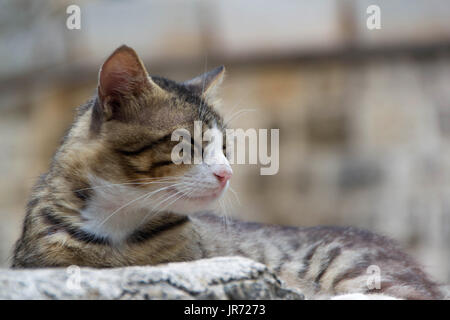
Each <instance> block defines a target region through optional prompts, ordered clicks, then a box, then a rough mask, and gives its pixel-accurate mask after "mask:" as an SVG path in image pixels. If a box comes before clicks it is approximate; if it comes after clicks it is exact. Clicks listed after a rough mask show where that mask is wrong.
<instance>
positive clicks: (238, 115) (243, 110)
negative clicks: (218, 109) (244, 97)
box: [224, 109, 256, 126]
mask: <svg viewBox="0 0 450 320" xmlns="http://www.w3.org/2000/svg"><path fill="white" fill-rule="evenodd" d="M253 111H256V109H241V110H239V111H237V112H236V113H234V114H233V115H232V116H231V117H230V118H229V119H227V120H225V121H224V123H225V126H227V125H228V124H229V123H230V122H231V121H233V120H236V119H237V118H239V117H241V116H243V115H244V114H246V113H248V112H253Z"/></svg>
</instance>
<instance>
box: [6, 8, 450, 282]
mask: <svg viewBox="0 0 450 320" xmlns="http://www.w3.org/2000/svg"><path fill="white" fill-rule="evenodd" d="M70 4H76V5H78V6H80V8H81V30H68V29H67V28H66V19H67V17H68V14H66V8H67V6H69V5H70ZM372 4H376V5H378V6H379V7H380V9H381V29H380V30H368V29H367V27H366V19H367V18H368V14H367V13H366V9H367V7H368V6H369V5H372ZM449 18H450V2H448V1H446V0H428V1H422V0H396V1H394V0H384V1H376V0H372V1H365V0H360V1H359V0H354V1H353V0H341V1H339V0H320V1H271V2H265V3H264V4H263V3H262V2H260V1H237V0H228V1H206V0H197V1H189V2H188V1H181V0H180V1H162V0H161V1H137V0H135V1H126V2H125V1H75V0H73V1H56V0H55V1H50V0H47V1H23V0H14V1H12V0H0V40H1V41H0V43H1V45H0V150H1V152H0V174H1V179H0V265H1V266H6V265H8V257H9V256H10V253H11V248H12V245H13V242H14V240H15V239H16V238H17V237H18V236H19V233H20V229H21V221H22V218H23V215H24V206H25V203H26V199H27V196H28V194H29V191H30V188H31V186H32V185H33V183H34V181H35V179H36V177H37V176H38V175H39V174H40V173H43V172H45V170H46V168H47V166H48V164H49V159H50V158H51V156H52V153H53V152H54V150H55V148H56V146H57V144H58V143H59V140H60V138H61V137H62V135H63V134H64V131H65V130H66V129H67V127H68V126H69V125H70V123H71V121H72V119H73V115H74V109H75V107H76V106H78V105H81V104H82V103H84V102H85V101H87V100H88V98H89V97H90V96H91V95H92V94H93V92H94V90H95V88H96V79H97V72H98V69H99V67H100V65H101V63H102V62H103V61H104V59H105V58H106V57H107V56H108V55H109V54H110V53H111V52H112V51H113V50H114V49H115V48H116V47H117V46H119V45H121V44H123V43H126V44H128V45H129V46H132V47H134V48H135V50H136V51H137V52H138V53H139V54H140V55H141V57H142V58H143V60H144V62H145V64H146V66H147V68H148V70H149V72H150V73H151V74H159V75H163V76H167V77H169V78H173V79H175V80H180V81H181V80H185V79H188V78H190V77H193V76H195V75H198V74H200V73H202V72H204V70H205V68H208V69H209V68H213V67H215V66H217V65H220V64H224V65H225V66H226V67H227V71H228V72H227V78H226V81H225V82H224V84H223V86H222V91H221V97H222V100H223V107H222V108H223V110H222V112H223V114H225V116H231V115H233V114H234V113H235V112H238V111H239V110H244V109H254V111H252V112H248V113H243V114H242V115H240V116H239V117H237V118H236V119H235V120H234V121H233V122H232V123H231V126H232V127H235V128H238V127H240V128H267V129H270V128H279V129H280V170H279V173H278V174H277V175H274V176H261V175H259V167H258V166H255V165H235V166H234V168H233V169H234V171H235V175H234V177H233V182H232V187H233V189H234V190H235V191H236V193H237V195H238V197H239V200H240V201H237V199H236V197H235V196H234V195H233V194H232V193H230V194H229V195H227V197H228V202H227V204H228V206H227V211H228V214H230V215H232V216H236V217H241V218H242V219H246V220H255V221H262V222H269V223H282V224H290V225H305V226H310V225H317V224H334V225H354V226H359V227H363V228H367V229H370V230H374V231H377V232H380V233H383V234H385V235H389V236H390V237H393V238H395V239H397V240H398V241H399V242H400V243H401V244H402V245H403V246H404V247H405V248H406V249H407V250H408V251H409V252H410V253H411V254H413V255H414V256H416V257H417V258H418V259H419V260H420V261H421V262H422V263H423V265H424V266H425V268H426V269H427V270H428V271H429V272H430V273H431V274H432V275H433V276H434V277H435V279H437V280H439V281H442V282H447V283H448V282H450V247H449V243H450V90H449V88H450V19H449Z"/></svg>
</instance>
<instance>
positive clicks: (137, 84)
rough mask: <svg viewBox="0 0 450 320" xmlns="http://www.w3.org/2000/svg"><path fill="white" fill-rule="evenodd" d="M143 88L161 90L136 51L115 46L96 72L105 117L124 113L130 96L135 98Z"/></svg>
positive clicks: (156, 92) (158, 92)
mask: <svg viewBox="0 0 450 320" xmlns="http://www.w3.org/2000/svg"><path fill="white" fill-rule="evenodd" d="M143 90H148V91H150V92H153V93H154V94H161V92H162V91H163V90H162V89H161V88H160V87H159V86H158V85H157V84H156V83H154V82H153V81H152V80H151V79H150V78H149V76H148V73H147V70H146V69H145V67H144V64H143V63H142V61H141V59H139V56H138V55H137V53H136V52H135V51H134V50H133V49H132V48H130V47H127V46H125V45H123V46H121V47H119V48H118V49H116V50H115V51H114V52H113V53H112V54H111V55H110V56H109V58H108V59H107V60H106V61H105V63H104V64H103V65H102V67H101V69H100V72H99V80H98V96H99V100H100V107H101V109H102V111H103V115H104V119H106V120H108V119H110V118H112V117H113V115H114V113H115V112H120V111H122V113H123V112H125V113H126V110H121V108H125V107H126V106H125V105H126V102H127V100H128V99H129V98H130V97H138V96H139V94H141V93H142V92H143Z"/></svg>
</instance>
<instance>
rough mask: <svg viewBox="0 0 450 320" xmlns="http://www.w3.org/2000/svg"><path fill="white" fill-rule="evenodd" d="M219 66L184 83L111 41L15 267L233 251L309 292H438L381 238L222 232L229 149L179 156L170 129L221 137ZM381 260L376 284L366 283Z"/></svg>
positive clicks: (245, 227) (323, 295)
mask: <svg viewBox="0 0 450 320" xmlns="http://www.w3.org/2000/svg"><path fill="white" fill-rule="evenodd" d="M224 72H225V69H224V67H219V68H216V69H214V70H212V71H209V72H207V73H205V74H203V75H200V76H198V77H196V78H194V79H192V80H189V81H186V82H183V83H177V82H175V81H171V80H168V79H165V78H162V77H156V76H152V77H150V76H149V75H148V73H147V71H146V69H145V67H144V65H143V63H142V61H141V60H140V58H139V57H138V55H137V54H136V52H135V51H134V50H133V49H132V48H130V47H127V46H125V45H124V46H121V47H119V48H118V49H116V50H115V51H114V52H113V53H112V54H111V56H110V57H109V58H108V59H107V60H106V61H105V62H104V64H103V65H102V67H101V69H100V72H99V80H98V88H97V93H96V94H95V95H94V97H93V98H92V99H91V100H90V101H89V102H88V103H86V104H85V105H84V106H81V107H80V108H79V109H78V114H77V116H76V120H75V121H74V123H73V125H72V127H71V128H70V130H69V131H68V133H67V135H66V136H65V137H64V139H63V141H62V143H61V146H60V147H59V149H58V150H57V152H56V154H55V156H54V158H53V160H52V163H51V165H50V168H49V171H48V173H46V174H44V175H43V176H41V177H40V179H39V181H38V182H37V184H36V185H35V187H34V189H33V192H32V195H31V198H30V200H29V202H28V205H27V212H26V216H25V219H24V223H23V231H22V235H21V237H20V239H19V240H18V241H17V243H16V245H15V248H14V254H13V262H12V267H13V268H41V267H65V266H69V265H79V266H89V267H96V268H109V267H123V266H131V265H155V264H160V263H168V262H177V261H192V260H196V259H203V258H210V257H215V256H230V255H235V256H245V257H248V258H251V259H254V260H256V261H259V262H261V263H263V264H265V265H267V266H268V267H269V268H271V269H272V270H273V271H274V272H275V273H276V274H277V275H278V276H279V278H281V279H282V280H284V281H285V282H286V283H287V284H288V285H289V286H293V287H296V288H298V289H300V290H301V291H302V292H303V293H304V294H305V296H306V297H307V298H308V299H327V298H332V297H335V298H336V297H337V298H338V299H339V297H347V296H348V295H350V297H351V296H352V294H353V296H354V295H356V296H357V297H360V296H361V295H363V296H366V295H367V296H370V294H373V297H376V298H377V299H379V298H380V296H381V297H387V298H397V299H439V298H441V293H440V291H439V289H438V286H437V285H436V284H435V283H434V282H433V281H432V280H430V279H429V277H428V276H427V275H426V274H425V273H424V271H423V270H422V269H421V267H420V266H419V265H418V264H417V263H416V262H415V261H414V260H413V259H412V258H411V257H409V256H408V255H407V254H405V253H403V252H402V251H401V250H400V249H399V248H398V246H397V245H396V244H395V243H394V242H393V241H391V240H389V239H387V238H385V237H383V236H380V235H377V234H373V233H371V232H368V231H364V230H359V229H356V228H352V227H326V226H319V227H310V228H301V227H288V226H277V225H263V224H259V223H252V222H242V221H238V220H234V219H233V220H231V221H230V222H229V223H228V224H227V227H226V228H225V227H224V223H223V220H222V219H221V218H220V217H218V216H217V215H214V214H211V213H208V212H209V210H210V208H211V207H212V205H213V204H215V203H216V202H217V200H218V199H219V198H220V197H221V196H222V195H223V193H224V192H225V191H226V190H227V188H228V186H229V182H230V179H231V177H232V174H233V172H232V169H231V167H230V165H229V162H228V159H227V157H226V155H225V152H224V150H225V149H226V148H225V145H224V144H223V141H220V140H221V139H213V140H212V142H210V144H214V148H213V149H211V150H213V151H211V150H210V152H206V150H207V149H205V153H204V154H203V157H204V158H205V159H204V160H205V161H204V162H202V163H200V164H189V163H182V164H174V162H173V161H172V158H171V152H172V150H173V148H174V146H175V145H176V144H177V143H178V142H177V141H172V132H173V131H174V130H176V129H180V128H183V129H186V130H188V132H191V133H192V132H193V127H194V125H193V124H194V121H201V123H202V130H204V131H206V130H212V131H213V132H215V133H216V135H218V136H222V135H223V134H224V131H225V124H224V121H223V119H222V117H221V116H220V115H219V113H218V112H217V111H216V108H215V102H214V97H215V95H216V93H215V92H216V91H217V88H218V87H219V86H220V83H221V82H222V79H223V76H224ZM191 144H192V146H194V149H195V148H199V147H200V148H201V147H204V146H203V145H202V146H198V143H197V142H196V141H193V140H192V141H189V145H190V146H191ZM205 144H206V147H207V146H208V143H205ZM206 160H209V161H206ZM374 266H375V268H379V271H380V278H379V285H378V286H371V285H370V281H371V277H373V275H372V274H371V273H370V272H369V271H368V270H370V268H372V267H374Z"/></svg>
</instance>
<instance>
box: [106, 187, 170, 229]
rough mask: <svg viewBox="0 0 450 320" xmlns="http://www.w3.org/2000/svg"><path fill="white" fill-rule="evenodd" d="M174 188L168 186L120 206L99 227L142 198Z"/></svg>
mask: <svg viewBox="0 0 450 320" xmlns="http://www.w3.org/2000/svg"><path fill="white" fill-rule="evenodd" d="M173 186H174V185H170V186H167V187H163V188H160V189H157V190H155V191H151V192H149V193H145V194H143V195H141V196H139V197H137V198H135V199H134V200H131V201H130V202H127V203H126V204H124V205H122V206H120V207H119V208H117V209H116V210H114V211H113V212H112V213H111V214H110V215H108V217H106V218H105V219H104V220H103V221H101V222H100V223H99V224H98V227H100V226H102V225H103V224H104V223H106V222H107V221H108V220H109V219H110V218H111V217H112V216H114V215H115V214H116V213H118V212H119V211H120V210H122V209H123V208H125V207H127V206H129V205H130V204H132V203H135V202H136V201H138V200H140V199H142V198H146V199H147V198H148V196H149V195H153V194H156V193H158V192H161V191H164V190H167V189H169V188H172V187H173Z"/></svg>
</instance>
